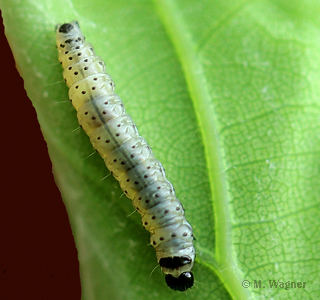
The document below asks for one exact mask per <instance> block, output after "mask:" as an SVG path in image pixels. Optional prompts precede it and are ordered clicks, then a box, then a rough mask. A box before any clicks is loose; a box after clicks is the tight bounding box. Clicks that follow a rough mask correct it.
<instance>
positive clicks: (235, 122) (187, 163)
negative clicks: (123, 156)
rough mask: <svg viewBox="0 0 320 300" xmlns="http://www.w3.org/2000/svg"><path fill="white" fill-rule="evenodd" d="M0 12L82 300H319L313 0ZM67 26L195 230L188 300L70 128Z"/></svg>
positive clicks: (7, 5) (24, 4)
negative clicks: (74, 25)
mask: <svg viewBox="0 0 320 300" xmlns="http://www.w3.org/2000/svg"><path fill="white" fill-rule="evenodd" d="M0 5H1V10H2V13H3V18H4V22H5V27H6V35H7V37H8V40H9V42H10V45H11V48H12V51H13V53H14V56H15V59H16V62H17V67H18V69H19V71H20V73H21V76H22V77H23V78H24V82H25V88H26V90H27V92H28V96H29V97H30V99H31V100H32V102H33V105H34V107H35V109H36V111H37V114H38V119H39V122H40V124H41V129H42V132H43V134H44V137H45V139H46V142H47V144H48V149H49V153H50V157H51V159H52V162H53V168H54V173H55V178H56V182H57V184H58V186H59V188H60V190H61V192H62V194H63V196H64V201H65V205H66V207H67V210H68V214H69V217H70V222H71V225H72V229H73V233H74V236H75V240H76V245H77V249H78V253H79V261H80V267H81V281H82V292H83V299H175V300H179V299H185V297H188V299H231V298H233V299H258V298H259V297H261V298H262V299H318V298H319V296H320V294H319V270H318V269H319V259H320V234H319V230H318V228H319V226H320V218H319V208H320V184H319V183H320V180H319V178H320V177H319V173H320V163H319V161H320V160H319V155H320V152H319V150H320V131H319V129H320V118H319V112H320V105H319V95H320V88H319V82H320V81H319V79H320V69H319V67H320V51H319V50H320V39H319V38H318V37H319V36H320V31H319V28H320V26H319V25H320V24H319V19H318V15H319V12H320V3H319V2H317V1H311V0H310V1H307V0H303V1H300V2H299V3H296V2H295V3H292V4H291V3H288V2H287V1H284V0H283V1H281V0H280V1H275V0H274V1H271V0H270V1H240V0H236V1H230V0H227V1H221V0H220V1H209V0H208V1H191V0H175V1H173V0H155V1H154V2H152V1H148V0H139V1H134V2H133V1H128V0H121V1H105V0H104V1H102V0H94V1H91V2H89V1H85V0H74V1H71V0H70V1H62V0H56V1H52V0H45V1H41V2H40V1H35V0H27V1H18V0H10V1H9V0H1V1H0ZM75 19H76V20H78V21H79V22H80V25H81V28H82V30H83V32H84V34H85V35H86V37H87V39H88V41H89V42H91V43H92V44H93V46H94V47H95V50H96V53H97V54H98V55H100V56H101V57H102V58H103V59H104V61H105V62H106V64H107V69H108V72H109V73H110V74H111V76H112V77H113V79H114V81H115V84H116V92H117V94H119V95H120V97H121V98H122V100H123V101H124V103H125V105H126V109H127V112H128V113H129V114H130V115H131V116H132V118H133V120H134V121H135V122H136V124H137V126H138V128H139V132H140V134H141V135H142V136H143V137H144V138H145V139H146V140H147V141H148V142H149V144H150V145H151V147H152V149H153V151H154V153H155V156H156V157H157V158H158V159H159V160H160V161H161V162H162V163H163V165H164V167H165V169H166V172H167V175H168V178H169V180H170V181H171V182H172V183H173V185H174V186H175V189H176V193H177V196H178V198H179V199H181V201H182V203H183V205H184V207H185V210H186V217H187V219H188V221H189V222H190V223H191V224H192V225H193V227H194V234H195V237H196V239H197V240H196V241H195V247H196V250H197V259H196V264H195V267H194V274H195V278H196V282H195V287H194V288H193V289H192V290H191V291H188V292H187V293H186V294H187V295H186V294H183V293H176V292H173V291H171V290H169V289H168V288H167V287H166V286H165V283H164V280H163V275H162V274H161V272H160V268H156V269H155V271H154V272H152V270H153V269H154V268H155V267H156V266H157V263H156V260H155V253H154V251H153V249H152V248H151V247H148V243H149V234H148V232H146V231H145V230H144V229H143V227H142V225H141V224H140V222H141V221H140V216H139V214H138V213H134V214H131V213H132V212H133V207H132V205H131V203H130V201H129V200H128V199H127V198H126V197H125V196H122V192H121V190H120V187H119V185H118V183H117V181H116V180H115V179H114V178H112V176H108V177H106V176H107V175H108V174H109V172H108V170H107V169H106V168H105V167H104V163H103V160H102V159H101V158H100V157H99V155H98V154H97V153H94V154H93V155H90V154H92V152H93V148H92V146H91V144H90V141H89V139H88V137H87V136H86V135H85V133H84V132H82V130H81V129H79V130H77V128H78V123H77V119H76V112H75V111H74V109H73V108H72V107H71V105H70V104H69V103H68V97H67V87H66V86H65V85H64V83H63V82H62V81H61V80H62V75H61V73H62V69H61V67H60V65H59V63H58V60H57V51H56V49H55V33H54V26H55V24H57V23H63V22H68V21H71V20H75ZM105 177H106V178H105ZM101 179H103V180H101ZM150 273H152V274H151V276H149V275H150ZM243 280H248V281H249V282H250V284H251V286H250V287H249V288H244V287H243V286H242V282H243ZM254 280H256V282H258V281H259V280H261V282H262V287H261V288H259V287H255V286H254ZM269 280H275V281H276V282H277V281H279V282H288V281H290V282H295V283H298V282H306V285H305V287H303V288H302V287H300V288H299V287H296V288H294V287H292V288H291V289H285V287H283V288H281V287H280V286H279V287H278V288H275V287H270V285H269ZM263 285H264V286H265V288H263ZM290 287H291V285H290ZM261 298H259V299H261Z"/></svg>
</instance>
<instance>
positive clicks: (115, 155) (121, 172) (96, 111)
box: [56, 21, 195, 291]
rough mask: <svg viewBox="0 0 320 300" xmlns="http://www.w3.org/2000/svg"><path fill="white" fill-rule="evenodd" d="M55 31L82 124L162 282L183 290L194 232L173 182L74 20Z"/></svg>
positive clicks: (186, 285)
mask: <svg viewBox="0 0 320 300" xmlns="http://www.w3.org/2000/svg"><path fill="white" fill-rule="evenodd" d="M56 36H57V48H58V51H59V61H60V63H61V65H62V67H63V69H64V71H63V77H64V79H65V82H66V84H67V86H68V87H69V88H70V89H69V98H70V101H71V102H72V105H73V106H74V108H75V109H76V110H77V112H78V113H77V116H78V120H79V123H80V125H81V127H82V128H83V129H84V131H85V132H86V133H87V134H88V136H89V137H90V141H91V143H92V145H93V147H94V148H95V149H96V150H97V151H98V152H99V153H100V155H101V156H102V157H103V159H104V161H105V164H106V166H107V167H108V169H109V170H110V172H111V173H112V174H113V176H114V177H115V178H116V179H117V180H118V181H119V182H120V186H121V189H122V190H123V192H124V193H125V194H126V195H127V197H129V198H130V199H132V201H133V205H134V207H135V208H136V209H137V211H138V212H139V213H140V214H141V216H142V224H143V226H144V227H145V228H146V229H147V230H148V231H149V232H150V234H151V237H150V244H151V245H152V246H153V248H154V249H155V251H156V255H157V261H158V263H159V264H160V266H161V268H162V271H163V272H164V273H165V274H166V283H167V285H168V286H169V287H170V288H172V289H174V290H179V291H185V290H187V289H188V288H190V287H192V286H193V282H194V278H193V274H192V272H191V270H192V267H193V264H194V259H195V249H194V246H193V239H194V238H193V233H192V227H191V225H190V224H189V223H188V222H187V220H186V218H185V216H184V209H183V207H182V205H181V203H180V201H179V200H178V199H177V198H176V196H175V192H174V188H173V186H172V184H171V183H170V182H169V181H168V180H167V178H166V175H165V171H164V169H163V167H162V165H161V163H160V162H159V161H158V160H157V159H155V157H154V156H153V153H152V151H151V148H150V146H149V145H148V144H147V142H146V141H145V139H144V138H143V137H141V136H140V135H139V133H138V130H137V128H136V125H135V124H134V122H133V121H132V119H131V117H130V116H129V115H127V114H126V112H125V109H124V105H123V103H122V101H121V99H120V98H119V96H118V95H116V94H115V93H114V83H113V81H112V79H111V77H110V75H109V74H107V73H106V72H105V70H106V66H105V63H104V62H103V61H102V59H101V58H100V57H99V56H97V55H95V53H94V50H93V48H92V46H91V45H90V44H89V43H88V42H87V41H86V40H85V38H84V35H83V34H82V32H81V30H80V27H79V24H78V22H76V21H73V22H71V23H65V24H62V25H57V27H56Z"/></svg>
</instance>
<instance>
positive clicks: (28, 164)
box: [0, 18, 81, 300]
mask: <svg viewBox="0 0 320 300" xmlns="http://www.w3.org/2000/svg"><path fill="white" fill-rule="evenodd" d="M0 23H1V24H0V54H1V72H0V76H1V80H0V88H1V100H0V101H1V106H2V109H1V114H0V116H1V117H0V122H1V123H2V125H3V126H2V129H1V134H0V137H1V140H0V141H1V147H0V149H1V150H0V151H1V153H0V159H1V160H0V163H1V165H0V168H1V172H0V176H1V177H0V182H1V184H0V188H1V190H0V299H1V300H11V299H13V300H18V299H24V300H25V299H41V300H42V299H44V300H51V299H55V300H57V299H62V300H63V299H68V300H73V299H80V297H81V292H80V278H79V263H78V259H77V250H76V248H75V244H74V240H73V235H72V232H71V228H70V224H69V220H68V216H67V212H66V209H65V206H64V204H63V202H62V200H61V195H60V192H59V190H58V188H57V186H56V185H55V182H54V179H53V174H52V165H51V161H50V159H49V156H48V151H47V145H46V143H45V141H44V139H43V136H42V133H41V131H40V126H39V124H38V121H37V117H36V112H35V110H34V108H33V106H32V104H31V101H30V100H29V99H28V97H27V95H26V92H25V90H24V87H23V80H22V78H21V77H20V75H19V73H18V72H17V70H16V68H15V62H14V59H13V56H12V53H11V50H10V48H9V45H8V43H7V40H6V37H5V35H4V28H3V22H2V18H0ZM13 118H14V122H12V120H13Z"/></svg>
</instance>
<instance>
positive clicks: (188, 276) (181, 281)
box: [166, 272, 194, 292]
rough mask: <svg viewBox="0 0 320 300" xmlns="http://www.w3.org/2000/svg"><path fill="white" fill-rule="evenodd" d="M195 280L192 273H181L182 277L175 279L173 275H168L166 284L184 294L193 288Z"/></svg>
mask: <svg viewBox="0 0 320 300" xmlns="http://www.w3.org/2000/svg"><path fill="white" fill-rule="evenodd" d="M193 282H194V278H193V274H192V272H184V273H181V274H180V276H179V277H178V278H177V277H174V276H173V275H171V274H167V275H166V283H167V285H168V287H169V288H170V289H173V290H175V291H180V292H184V291H186V290H187V289H189V288H191V287H192V286H193Z"/></svg>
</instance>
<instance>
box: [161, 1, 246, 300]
mask: <svg viewBox="0 0 320 300" xmlns="http://www.w3.org/2000/svg"><path fill="white" fill-rule="evenodd" d="M155 2H156V4H157V10H158V13H159V16H160V19H161V21H162V22H163V25H164V27H165V29H166V32H167V33H168V36H169V39H170V40H171V42H172V44H173V47H174V48H175V49H176V52H177V54H178V55H177V56H178V59H179V60H180V63H181V66H182V69H183V72H184V75H185V77H186V83H187V86H188V89H189V93H190V98H191V100H192V102H193V106H194V109H195V114H196V117H197V121H198V124H199V128H200V132H201V135H202V140H203V145H204V149H205V156H206V161H207V169H208V177H209V182H210V189H211V194H212V199H211V203H212V208H213V210H212V214H214V219H215V224H212V227H214V232H215V233H216V236H215V241H216V249H215V254H213V253H212V252H211V256H212V257H213V259H214V260H215V261H216V262H217V264H216V265H215V266H213V265H211V266H210V269H211V270H212V272H214V271H216V273H217V275H218V276H219V278H220V279H221V281H222V282H223V283H224V284H225V287H226V289H227V290H228V292H229V293H230V295H231V296H232V298H233V299H249V298H250V299H252V295H250V293H249V291H248V290H247V289H244V288H243V287H242V286H241V281H242V280H241V278H243V277H242V276H241V271H240V269H239V267H238V265H237V261H236V260H235V258H234V255H233V251H232V249H233V247H232V240H231V238H232V234H231V216H230V210H229V197H228V192H227V187H226V178H225V172H224V167H223V162H222V155H221V149H220V147H219V135H218V130H217V126H216V124H217V121H216V115H215V112H214V110H209V109H208V108H209V107H212V104H211V103H210V100H211V97H210V94H209V91H208V89H207V88H206V87H207V86H208V85H207V84H206V82H207V81H206V77H205V75H204V71H203V69H202V66H201V63H200V61H199V59H198V55H197V53H196V51H195V49H196V45H195V43H194V42H193V41H192V39H191V36H190V35H188V32H186V28H187V26H185V24H184V20H183V19H182V18H181V15H180V14H178V13H175V12H177V11H179V9H178V8H177V7H176V6H175V3H174V2H173V1H170V0H156V1H155ZM183 33H185V34H183ZM212 128H213V129H214V130H210V129H212ZM197 262H198V263H199V264H202V265H206V266H207V267H208V264H207V263H205V262H203V261H202V260H201V258H199V257H198V258H197Z"/></svg>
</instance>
